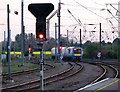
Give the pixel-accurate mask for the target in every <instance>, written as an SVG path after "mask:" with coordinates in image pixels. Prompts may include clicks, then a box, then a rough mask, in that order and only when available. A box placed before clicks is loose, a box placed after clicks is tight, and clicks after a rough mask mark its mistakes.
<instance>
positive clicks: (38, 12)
mask: <svg viewBox="0 0 120 92" xmlns="http://www.w3.org/2000/svg"><path fill="white" fill-rule="evenodd" d="M53 9H54V5H53V4H51V3H34V4H29V6H28V10H29V11H30V12H31V13H32V14H33V15H34V16H35V17H36V38H37V39H38V40H39V43H38V44H39V46H40V57H41V61H40V90H41V91H43V62H44V57H43V45H44V42H45V40H46V17H47V16H48V15H49V14H50V13H51V12H52V11H53Z"/></svg>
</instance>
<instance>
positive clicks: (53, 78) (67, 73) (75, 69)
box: [3, 62, 119, 92]
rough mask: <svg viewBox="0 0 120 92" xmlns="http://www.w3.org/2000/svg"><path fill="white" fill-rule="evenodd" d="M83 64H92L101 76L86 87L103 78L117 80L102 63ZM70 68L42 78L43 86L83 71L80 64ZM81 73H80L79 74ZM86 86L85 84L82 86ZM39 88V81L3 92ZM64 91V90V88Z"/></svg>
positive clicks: (11, 87) (116, 73)
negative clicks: (98, 69) (97, 68)
mask: <svg viewBox="0 0 120 92" xmlns="http://www.w3.org/2000/svg"><path fill="white" fill-rule="evenodd" d="M84 63H89V64H93V65H95V66H98V67H99V68H100V69H101V70H100V72H101V75H99V76H97V77H96V78H95V79H92V80H91V81H90V82H89V83H88V84H87V85H89V84H93V83H95V82H97V81H99V80H102V79H104V78H109V77H110V78H117V77H118V73H119V72H118V70H117V69H116V68H115V67H114V66H112V65H109V64H105V63H102V62H84ZM69 64H70V66H71V67H69V68H67V69H66V70H64V71H62V72H59V73H57V74H54V75H50V76H46V77H45V78H44V86H49V85H51V84H52V83H54V82H57V83H59V81H60V80H64V79H67V78H69V77H71V76H74V75H75V74H77V73H79V72H80V71H81V70H82V69H83V70H84V68H83V67H86V66H83V65H82V64H81V63H73V62H70V63H69ZM80 73H81V72H80ZM84 85H85V86H86V84H84ZM39 88H40V79H37V80H34V81H30V82H26V83H23V84H20V85H15V86H10V87H6V88H3V92H4V91H7V90H15V91H31V90H34V89H35V90H36V89H38V90H39ZM64 89H65V88H64Z"/></svg>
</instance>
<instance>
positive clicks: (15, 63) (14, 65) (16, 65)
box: [2, 59, 39, 73]
mask: <svg viewBox="0 0 120 92" xmlns="http://www.w3.org/2000/svg"><path fill="white" fill-rule="evenodd" d="M21 62H22V60H21V59H14V60H11V65H10V69H11V72H17V71H24V70H28V69H34V68H38V67H39V65H37V64H33V63H30V61H29V60H24V66H22V65H21ZM2 72H3V73H8V63H7V60H3V61H2Z"/></svg>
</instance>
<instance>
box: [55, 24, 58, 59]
mask: <svg viewBox="0 0 120 92" xmlns="http://www.w3.org/2000/svg"><path fill="white" fill-rule="evenodd" d="M55 41H56V45H55V60H57V56H58V53H57V23H55Z"/></svg>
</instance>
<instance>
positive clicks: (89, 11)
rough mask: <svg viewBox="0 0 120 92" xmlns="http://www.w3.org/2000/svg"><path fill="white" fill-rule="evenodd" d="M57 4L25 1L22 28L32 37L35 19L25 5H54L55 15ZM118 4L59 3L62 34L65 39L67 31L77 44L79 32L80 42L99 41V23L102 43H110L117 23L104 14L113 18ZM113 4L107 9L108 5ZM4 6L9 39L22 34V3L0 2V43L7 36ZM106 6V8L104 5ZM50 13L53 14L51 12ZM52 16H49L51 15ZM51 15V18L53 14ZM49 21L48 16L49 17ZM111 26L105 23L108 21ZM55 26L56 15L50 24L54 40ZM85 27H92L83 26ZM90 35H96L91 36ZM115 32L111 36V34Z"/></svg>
mask: <svg viewBox="0 0 120 92" xmlns="http://www.w3.org/2000/svg"><path fill="white" fill-rule="evenodd" d="M58 2H59V0H24V25H25V32H26V33H33V34H35V22H36V21H35V17H34V16H33V15H32V14H31V13H30V12H29V11H28V5H29V4H30V3H52V4H53V5H54V11H55V10H56V9H57V8H58ZM118 2H119V0H61V3H62V4H61V34H62V35H63V36H65V35H66V34H67V30H69V31H73V30H74V31H73V32H72V33H71V32H69V37H70V38H73V39H76V40H77V41H79V29H80V28H81V29H82V39H83V40H84V41H85V40H88V39H89V40H99V35H98V33H99V23H100V22H101V23H102V30H104V33H103V34H102V35H103V38H102V39H103V40H104V39H106V38H107V36H108V37H109V38H110V39H109V40H113V38H114V37H116V36H118V35H117V28H116V29H114V30H113V29H112V28H111V27H112V26H114V27H117V24H118V22H117V21H116V20H115V18H111V17H113V16H112V15H111V14H110V13H109V12H108V11H107V10H105V9H109V10H110V11H111V12H112V14H113V15H114V16H115V17H117V16H116V10H115V9H114V8H116V9H118V5H117V3H118ZM110 3H111V4H112V6H113V7H114V8H113V7H112V6H110V5H109V4H110ZM7 4H9V6H10V29H11V39H12V40H14V39H15V36H16V34H20V33H21V0H0V41H2V40H3V38H4V37H3V33H4V31H5V32H6V36H7V25H6V24H7V16H6V15H7V10H6V8H7ZM107 4H108V5H107ZM67 9H69V10H70V11H71V13H72V14H73V15H74V16H75V18H76V19H77V20H78V19H79V20H80V21H81V22H82V25H84V28H85V29H86V30H87V31H86V32H85V31H84V29H83V26H80V25H78V23H77V22H76V21H75V19H74V18H73V17H72V16H71V15H70V13H69V12H68V11H67ZM14 11H18V15H15V14H14ZM54 11H53V12H54ZM53 12H52V13H53ZM52 13H51V14H52ZM48 17H49V16H48ZM108 18H110V19H109V20H110V21H111V22H112V24H113V25H111V24H110V23H108V21H109V20H107V19H108ZM57 22H58V17H57V15H55V16H54V17H53V18H52V19H51V20H50V37H54V34H55V32H54V31H55V28H54V25H55V23H57ZM85 24H95V25H93V26H91V25H85ZM91 31H96V32H95V33H92V32H91ZM112 31H115V33H114V34H112V36H111V33H112Z"/></svg>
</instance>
